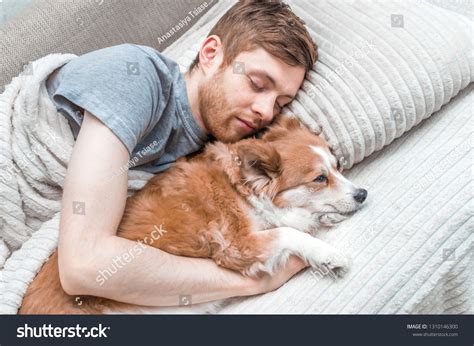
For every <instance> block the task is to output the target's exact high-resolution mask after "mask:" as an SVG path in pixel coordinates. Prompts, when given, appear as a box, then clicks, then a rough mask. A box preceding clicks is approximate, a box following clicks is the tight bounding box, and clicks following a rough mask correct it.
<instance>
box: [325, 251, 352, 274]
mask: <svg viewBox="0 0 474 346" xmlns="http://www.w3.org/2000/svg"><path fill="white" fill-rule="evenodd" d="M350 264H351V259H350V257H349V256H347V255H345V254H343V253H342V252H341V251H338V250H333V251H331V252H329V253H328V255H327V256H326V258H325V259H324V260H323V262H322V263H321V265H322V266H325V267H326V268H327V269H328V270H330V271H331V272H332V273H334V276H336V277H339V278H340V277H343V276H344V275H346V273H347V272H348V271H349V268H350Z"/></svg>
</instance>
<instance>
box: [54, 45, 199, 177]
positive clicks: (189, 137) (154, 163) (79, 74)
mask: <svg viewBox="0 0 474 346" xmlns="http://www.w3.org/2000/svg"><path fill="white" fill-rule="evenodd" d="M46 87H47V90H48V93H49V95H50V97H51V98H52V100H53V102H54V104H55V105H56V108H57V109H58V111H59V112H60V113H61V114H63V115H64V116H66V118H67V119H68V120H69V124H70V126H71V129H72V132H73V134H74V138H77V135H78V133H79V129H80V126H81V124H82V119H83V110H84V109H85V110H87V111H89V112H90V113H91V114H93V115H94V116H96V117H97V118H98V119H99V120H100V121H101V122H102V123H104V124H105V125H106V126H107V127H108V128H109V129H110V130H111V131H112V132H113V133H114V134H115V135H116V136H117V137H118V138H119V139H120V140H121V141H122V142H123V144H124V145H125V146H126V147H127V149H128V152H129V154H130V161H129V164H128V166H129V167H130V168H135V167H137V166H140V167H139V169H141V170H145V171H148V172H151V173H158V172H161V171H163V170H165V169H167V168H169V167H170V166H171V165H172V164H173V162H174V161H176V159H178V158H179V157H182V156H184V155H187V154H190V153H193V152H195V151H197V150H199V149H200V148H201V147H202V146H203V145H204V144H205V142H206V140H207V139H208V137H207V136H206V134H205V133H204V131H203V130H202V129H201V127H200V126H199V125H198V123H197V122H196V120H195V119H194V117H193V115H192V113H191V108H190V106H189V100H188V97H187V92H186V84H185V80H184V76H183V74H182V73H181V72H180V70H179V66H178V64H177V63H175V62H174V61H172V60H171V59H169V58H167V57H166V56H164V55H163V54H161V53H160V52H158V51H157V50H155V49H153V48H151V47H147V46H141V45H135V44H122V45H118V46H112V47H108V48H104V49H100V50H96V51H93V52H90V53H87V54H84V55H81V56H80V57H77V58H75V59H73V60H71V61H70V62H68V63H67V64H66V65H64V66H62V67H61V68H60V69H59V70H57V73H56V74H53V75H52V76H51V78H49V80H48V83H47V85H46Z"/></svg>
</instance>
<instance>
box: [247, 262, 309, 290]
mask: <svg viewBox="0 0 474 346" xmlns="http://www.w3.org/2000/svg"><path fill="white" fill-rule="evenodd" d="M306 267H308V264H307V263H305V262H304V261H303V260H302V259H301V258H299V257H297V256H290V258H289V260H288V263H286V265H285V266H283V267H282V268H280V269H279V270H278V271H277V272H276V273H275V274H274V275H273V276H270V275H268V274H265V275H263V276H261V277H259V278H252V279H250V281H251V284H250V285H251V286H253V288H254V290H255V291H254V292H255V293H257V294H258V293H266V292H270V291H273V290H276V289H277V288H279V287H280V286H282V285H283V284H284V283H285V282H287V281H288V280H289V279H291V278H292V277H293V276H294V275H295V274H297V273H298V272H300V271H301V270H303V269H304V268H306Z"/></svg>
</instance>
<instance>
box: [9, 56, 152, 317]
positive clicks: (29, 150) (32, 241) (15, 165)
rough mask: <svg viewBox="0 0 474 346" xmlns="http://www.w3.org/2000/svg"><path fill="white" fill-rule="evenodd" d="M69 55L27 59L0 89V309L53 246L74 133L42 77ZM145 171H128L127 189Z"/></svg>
mask: <svg viewBox="0 0 474 346" xmlns="http://www.w3.org/2000/svg"><path fill="white" fill-rule="evenodd" d="M73 58H75V55H72V54H50V55H48V56H46V57H43V58H41V59H38V60H37V61H34V62H32V63H31V64H30V65H29V66H28V67H26V68H25V70H24V71H23V73H22V74H21V75H20V76H18V77H15V78H14V79H13V81H12V82H11V83H10V84H9V85H8V86H7V87H6V89H5V91H4V92H3V93H2V94H1V95H0V133H1V136H0V314H7V313H8V314H10V313H16V312H17V309H18V307H19V306H20V304H21V301H22V298H23V295H24V293H25V291H26V288H27V287H28V284H29V283H30V282H31V281H32V280H33V278H34V277H35V275H36V274H37V272H38V271H39V269H40V268H41V266H42V265H43V263H44V262H45V261H46V259H47V258H48V257H49V256H50V255H51V253H52V252H53V251H54V249H55V248H56V246H57V238H58V229H59V218H60V208H61V195H62V186H63V182H64V177H65V175H66V169H67V163H68V161H69V157H70V155H71V153H72V149H73V145H74V138H73V135H72V132H71V129H70V127H69V125H68V122H67V120H66V118H65V117H64V116H63V115H61V114H59V113H58V112H57V111H56V107H55V106H54V104H53V103H52V101H51V100H50V98H49V95H48V93H47V90H46V86H45V80H46V78H47V76H48V75H49V74H50V73H51V72H53V71H54V70H55V69H56V68H58V67H59V66H61V65H63V64H65V63H66V62H68V61H70V60H71V59H73ZM151 176H152V175H151V174H149V173H146V172H141V171H136V170H132V171H130V173H129V184H128V188H129V191H128V192H129V194H130V193H132V192H133V191H136V190H138V189H140V188H141V187H143V185H144V184H145V183H146V181H147V180H148V179H149V178H150V177H151ZM20 247H21V248H20ZM10 255H11V256H10Z"/></svg>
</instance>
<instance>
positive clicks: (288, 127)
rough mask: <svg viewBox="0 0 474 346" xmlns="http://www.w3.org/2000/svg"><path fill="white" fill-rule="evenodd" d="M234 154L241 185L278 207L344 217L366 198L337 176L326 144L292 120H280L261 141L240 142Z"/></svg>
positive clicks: (295, 120)
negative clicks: (236, 157)
mask: <svg viewBox="0 0 474 346" xmlns="http://www.w3.org/2000/svg"><path fill="white" fill-rule="evenodd" d="M235 151H236V153H237V156H238V160H239V161H240V162H239V164H240V172H241V177H242V183H243V184H244V185H246V186H248V187H250V189H251V190H252V193H253V194H255V195H257V196H260V197H267V198H269V199H270V200H272V201H273V203H274V204H275V205H276V206H278V207H282V208H285V207H293V208H294V207H300V208H304V209H306V210H308V211H310V212H312V213H316V214H320V215H324V214H329V213H335V214H339V215H346V216H348V215H350V214H352V213H353V212H355V211H356V210H358V209H359V208H360V207H361V205H362V203H363V202H364V201H365V199H366V197H367V191H366V190H364V189H362V188H359V187H357V186H355V185H354V184H353V183H352V182H350V181H349V180H348V179H346V178H345V177H344V176H343V175H342V174H341V173H340V167H339V164H338V161H337V160H336V158H335V157H334V155H333V154H332V152H331V150H330V148H329V145H328V143H327V142H326V141H325V140H324V139H322V138H321V137H319V136H317V135H316V134H314V133H312V132H311V131H310V130H309V129H307V128H306V127H304V126H301V125H300V122H299V121H298V120H297V119H296V118H288V117H283V116H281V117H280V118H279V119H278V120H277V122H276V123H275V124H274V125H272V126H270V128H269V129H268V131H267V132H266V133H265V134H264V135H263V137H262V139H260V140H257V139H249V140H244V141H241V142H238V143H236V144H235Z"/></svg>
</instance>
